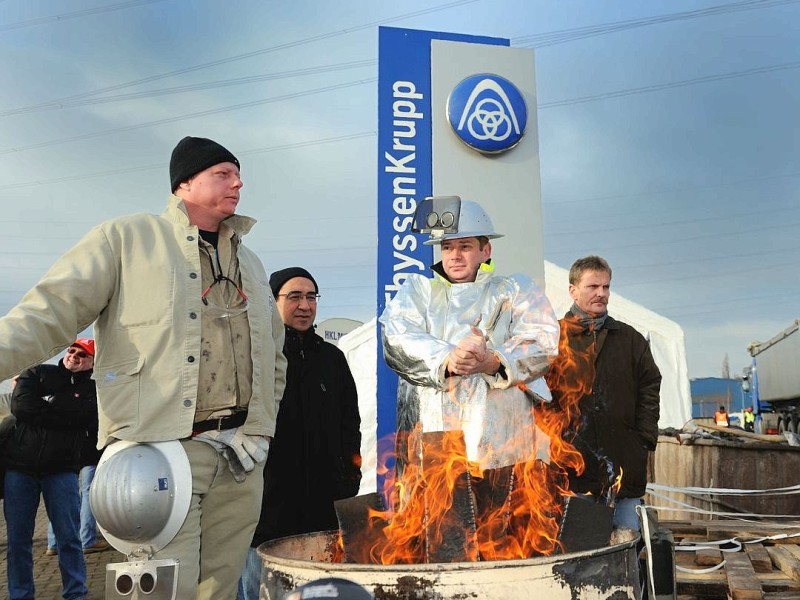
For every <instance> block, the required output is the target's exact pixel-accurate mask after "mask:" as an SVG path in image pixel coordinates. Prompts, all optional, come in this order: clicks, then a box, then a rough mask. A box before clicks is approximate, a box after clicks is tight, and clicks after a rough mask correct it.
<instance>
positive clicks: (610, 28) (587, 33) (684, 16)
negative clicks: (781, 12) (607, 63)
mask: <svg viewBox="0 0 800 600" xmlns="http://www.w3.org/2000/svg"><path fill="white" fill-rule="evenodd" d="M798 1H799V0H743V1H741V2H733V3H731V4H721V5H717V6H711V7H708V8H702V9H698V10H689V11H684V12H678V13H668V14H665V15H659V16H655V17H644V18H641V19H630V20H627V21H616V22H613V23H604V24H602V25H589V26H585V27H577V28H574V29H564V30H561V31H551V32H548V33H537V34H533V35H526V36H520V37H516V38H513V40H512V41H513V42H514V45H517V46H533V47H536V48H543V47H545V46H552V45H555V44H563V43H564V42H571V41H574V40H579V39H586V38H589V37H594V36H598V35H606V34H608V33H615V32H618V31H625V30H628V29H635V28H638V27H647V26H650V25H656V24H659V23H668V22H671V21H687V20H691V19H698V18H703V17H710V16H717V15H723V14H730V13H735V12H741V11H746V10H760V9H763V8H772V7H774V6H781V5H784V4H795V3H797V2H798Z"/></svg>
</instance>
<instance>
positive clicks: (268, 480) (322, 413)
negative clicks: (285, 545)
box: [251, 327, 361, 547]
mask: <svg viewBox="0 0 800 600" xmlns="http://www.w3.org/2000/svg"><path fill="white" fill-rule="evenodd" d="M283 353H284V354H285V355H286V359H287V360H288V367H287V370H286V389H285V391H284V393H283V399H282V400H281V404H280V409H279V411H278V421H277V424H276V428H275V436H274V438H273V440H272V443H271V445H270V449H269V457H268V458H267V464H266V467H265V468H264V497H263V501H262V506H261V518H260V520H259V522H258V526H257V527H256V532H255V536H254V537H253V542H252V544H251V545H252V546H253V547H257V546H258V545H260V544H261V543H263V542H264V541H266V540H271V539H275V538H279V537H285V536H288V535H296V534H300V533H308V532H314V531H327V530H331V529H338V523H337V519H336V513H335V511H334V507H333V501H334V500H337V499H340V498H348V497H351V496H355V495H356V494H357V493H358V487H359V483H360V481H361V454H360V453H361V432H360V425H361V418H360V416H359V413H358V394H357V392H356V384H355V381H353V376H352V374H351V373H350V367H349V366H348V364H347V360H346V359H345V357H344V354H343V353H342V351H341V350H339V349H338V348H337V347H336V346H334V345H333V344H329V343H328V342H325V341H324V340H323V339H322V338H321V337H319V336H318V335H317V334H316V333H314V332H313V330H309V331H308V332H307V333H306V334H305V335H304V336H303V337H302V338H301V336H300V335H299V333H298V332H297V331H296V330H294V329H292V328H291V327H287V328H286V341H285V342H284V346H283Z"/></svg>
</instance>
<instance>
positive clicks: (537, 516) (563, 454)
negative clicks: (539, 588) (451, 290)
mask: <svg viewBox="0 0 800 600" xmlns="http://www.w3.org/2000/svg"><path fill="white" fill-rule="evenodd" d="M572 327H579V325H578V324H576V323H575V322H570V321H567V320H563V321H562V322H561V340H560V342H559V354H558V357H557V358H556V359H555V361H554V362H553V364H552V366H551V368H550V371H549V372H548V374H547V376H546V380H547V383H548V385H549V387H550V389H551V390H552V391H553V393H554V399H553V402H552V403H550V404H542V403H540V404H537V405H535V406H534V407H532V408H531V411H532V412H533V416H534V417H535V423H536V427H537V428H538V429H539V430H540V431H539V432H538V437H535V439H537V443H538V440H542V438H543V437H545V436H546V437H548V438H549V455H550V462H549V464H547V463H545V462H543V461H542V460H539V459H537V458H536V457H537V448H531V453H530V457H529V460H526V461H525V462H521V463H518V464H516V465H514V466H513V467H506V468H503V469H494V470H491V471H483V472H482V471H481V470H480V468H479V466H478V465H477V464H475V463H470V462H469V461H468V460H467V458H466V449H465V445H464V439H463V432H461V431H447V432H438V433H436V434H428V433H424V434H423V433H422V431H421V429H420V427H419V425H418V426H417V428H416V429H415V430H414V431H412V432H410V433H399V434H397V443H396V446H395V447H396V448H397V449H398V452H399V453H400V454H399V456H397V458H398V460H399V462H400V463H402V464H403V468H402V469H400V470H399V473H396V472H395V469H391V468H389V467H388V466H387V465H389V464H390V463H391V461H392V459H393V458H395V455H394V454H393V453H392V452H390V451H384V452H383V453H382V454H381V456H379V459H378V473H379V475H382V476H384V478H385V479H384V481H385V483H384V492H385V493H384V496H385V497H386V498H387V499H388V500H389V506H390V507H389V509H388V510H386V511H376V510H371V511H370V514H369V518H370V524H371V525H372V526H379V525H378V524H380V526H382V527H383V534H384V535H383V536H379V541H378V542H376V543H375V545H374V546H373V548H372V549H371V552H370V557H371V560H372V562H374V563H377V564H416V563H422V562H431V561H434V560H436V559H437V557H438V556H439V555H440V553H441V551H442V549H443V548H444V550H445V552H444V553H445V554H447V555H449V556H450V557H451V558H452V560H459V561H461V560H465V561H475V560H504V559H517V558H530V557H532V556H539V555H549V554H552V553H553V552H555V551H557V550H558V549H560V545H559V542H558V531H559V525H560V522H561V517H562V515H563V497H564V496H566V495H570V494H571V492H570V491H569V489H568V481H567V470H568V469H572V470H574V471H575V472H577V473H581V472H583V469H584V462H583V458H582V456H581V454H580V452H578V451H577V450H576V449H575V447H574V446H573V445H572V444H571V443H570V441H571V440H572V439H574V434H575V431H576V428H577V423H578V422H579V417H580V410H579V406H578V404H579V401H580V399H581V398H582V397H583V396H584V395H587V394H589V393H590V392H591V386H592V381H593V380H594V359H593V354H594V352H593V345H592V346H590V347H589V348H588V349H587V351H586V352H575V351H573V350H571V349H570V347H569V344H568V336H567V333H568V332H571V329H570V328H572ZM522 388H523V391H526V392H527V391H528V390H527V389H525V388H524V386H522ZM532 421H533V419H532ZM542 434H544V435H542ZM486 490H489V493H488V494H486V493H485V492H486ZM497 490H505V493H502V492H501V493H498V492H497ZM476 491H478V492H480V493H479V494H478V496H482V497H483V500H484V501H483V502H482V503H481V502H478V501H477V500H478V496H476ZM487 495H488V501H486V496H487ZM386 523H388V525H386Z"/></svg>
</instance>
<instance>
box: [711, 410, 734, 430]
mask: <svg viewBox="0 0 800 600" xmlns="http://www.w3.org/2000/svg"><path fill="white" fill-rule="evenodd" d="M714 424H715V425H717V426H718V427H728V426H729V425H730V421H729V420H728V411H727V410H725V407H724V406H720V407H719V410H718V411H717V412H715V413H714Z"/></svg>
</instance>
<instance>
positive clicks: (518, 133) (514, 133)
mask: <svg viewBox="0 0 800 600" xmlns="http://www.w3.org/2000/svg"><path fill="white" fill-rule="evenodd" d="M447 119H448V120H449V121H450V126H451V127H452V128H453V131H454V132H455V134H456V135H457V136H458V138H459V139H460V140H461V141H462V142H464V143H465V144H466V145H467V146H469V147H471V148H474V149H475V150H478V151H479V152H483V153H486V154H497V153H498V152H505V151H506V150H510V149H511V148H513V147H514V146H516V145H517V144H518V143H519V141H520V140H521V139H522V136H523V135H524V134H525V127H526V126H527V124H528V107H527V105H526V104H525V98H524V97H523V96H522V93H521V92H520V91H519V89H517V86H515V85H514V84H513V83H511V82H510V81H509V80H508V79H505V78H504V77H500V76H499V75H492V74H490V73H481V74H478V75H471V76H470V77H467V78H466V79H464V80H463V81H461V82H460V83H459V84H458V85H457V86H456V87H455V88H454V89H453V91H452V92H450V97H449V98H448V99H447Z"/></svg>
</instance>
